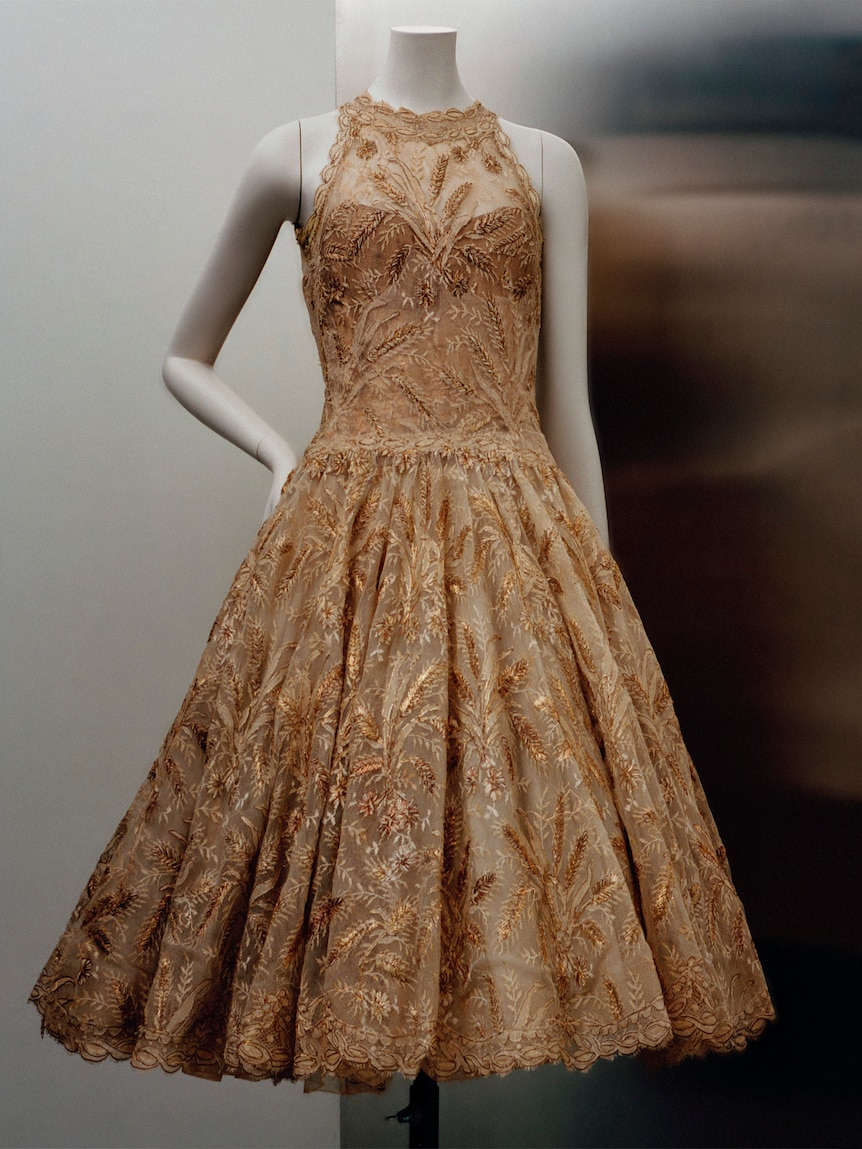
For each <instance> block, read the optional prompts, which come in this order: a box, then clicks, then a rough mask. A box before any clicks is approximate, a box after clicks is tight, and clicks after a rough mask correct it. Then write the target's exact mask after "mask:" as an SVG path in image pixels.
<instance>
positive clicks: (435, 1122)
mask: <svg viewBox="0 0 862 1149" xmlns="http://www.w3.org/2000/svg"><path fill="white" fill-rule="evenodd" d="M386 1120H387V1121H397V1122H399V1124H406V1125H409V1126H410V1141H409V1146H410V1149H438V1146H439V1144H440V1086H439V1085H438V1084H437V1082H436V1081H432V1079H431V1078H430V1077H429V1076H428V1075H427V1074H426V1073H423V1072H422V1071H421V1070H420V1072H419V1075H418V1077H415V1078H414V1079H413V1082H412V1084H411V1086H410V1101H409V1103H408V1104H407V1105H406V1107H405V1108H404V1109H399V1110H398V1112H397V1113H393V1114H392V1115H391V1116H390V1117H387V1118H386Z"/></svg>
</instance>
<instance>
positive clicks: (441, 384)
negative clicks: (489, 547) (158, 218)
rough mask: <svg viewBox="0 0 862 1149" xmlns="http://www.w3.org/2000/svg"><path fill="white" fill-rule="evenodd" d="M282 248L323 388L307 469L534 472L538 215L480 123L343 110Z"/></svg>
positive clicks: (508, 158) (506, 148) (385, 108)
mask: <svg viewBox="0 0 862 1149" xmlns="http://www.w3.org/2000/svg"><path fill="white" fill-rule="evenodd" d="M297 234H298V239H299V243H300V247H301V251H302V261H303V292H304V295H305V300H306V303H307V306H308V311H309V315H310V318H311V324H312V329H313V332H314V336H315V339H316V341H317V346H318V351H319V355H320V361H321V365H322V368H323V375H324V382H325V402H324V411H323V418H322V422H321V427H320V429H319V431H318V433H317V435H316V436H315V438H314V440H313V441H312V444H311V446H310V448H309V452H310V453H311V454H315V453H318V454H319V453H321V452H325V453H331V452H333V451H350V450H352V449H356V448H373V449H374V450H376V451H378V452H384V453H385V452H390V451H399V450H405V449H410V448H419V449H423V448H428V449H432V450H442V451H451V450H458V451H460V452H465V451H466V452H467V453H471V452H473V453H479V454H483V455H486V454H487V453H488V452H489V451H490V452H492V453H497V452H503V453H506V452H508V451H510V450H512V449H517V450H521V451H523V450H525V449H530V448H533V449H535V450H538V451H539V452H540V453H541V454H542V455H543V456H544V457H545V458H546V457H547V445H546V444H545V441H544V438H543V436H542V434H541V431H540V429H539V421H538V415H537V412H536V404H535V379H536V357H537V347H538V334H539V324H540V318H541V251H542V232H541V225H540V201H539V197H538V195H537V193H536V191H535V190H534V188H533V187H532V185H531V183H530V180H529V177H528V176H527V173H526V172H525V171H524V169H523V167H522V166H521V165H520V163H519V162H518V161H517V159H516V157H515V155H514V154H513V152H512V150H511V147H510V145H509V140H508V138H507V137H506V135H505V133H504V132H503V130H502V128H501V126H500V122H499V120H498V118H497V116H496V115H495V114H494V113H493V112H491V111H489V110H488V109H487V108H485V107H483V106H482V105H481V104H480V103H478V102H476V103H474V104H473V105H471V106H470V107H469V108H467V109H466V110H463V111H462V110H457V109H450V110H448V111H445V112H430V113H424V114H420V113H415V112H412V111H409V110H408V109H405V108H400V109H395V108H392V107H390V106H389V105H388V104H384V103H381V102H379V101H376V100H373V99H372V98H371V97H370V96H368V95H362V96H359V97H357V98H356V99H354V100H352V101H350V102H349V103H347V104H344V105H343V106H342V107H341V109H340V111H339V126H338V132H337V136H336V139H335V142H334V144H333V146H332V149H331V152H330V156H329V163H328V165H327V166H326V168H325V169H324V171H323V173H322V180H321V185H320V187H319V188H318V190H317V193H316V195H315V201H314V210H313V213H312V215H311V217H310V219H309V220H308V222H307V223H306V224H305V226H304V227H302V228H301V229H299V230H298V233H297Z"/></svg>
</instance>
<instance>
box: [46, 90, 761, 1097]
mask: <svg viewBox="0 0 862 1149" xmlns="http://www.w3.org/2000/svg"><path fill="white" fill-rule="evenodd" d="M298 238H299V243H300V246H301V250H302V257H303V268H304V276H303V287H304V292H305V297H306V300H307V304H308V310H309V314H310V317H311V323H312V326H313V329H314V334H315V337H316V339H317V343H318V347H319V351H320V359H321V363H322V365H323V371H324V376H325V385H326V399H325V406H324V411H323V417H322V422H321V426H320V429H319V430H318V432H317V434H316V435H315V437H314V439H313V440H312V442H311V444H310V445H309V447H308V449H307V450H306V452H305V454H304V456H303V458H302V460H301V462H300V463H299V465H298V466H297V468H296V469H295V470H294V471H293V473H292V474H291V476H290V478H289V479H288V481H287V483H286V484H285V487H284V490H283V493H282V497H281V501H280V503H279V506H278V509H277V510H276V512H275V513H274V515H273V516H272V517H271V518H270V519H269V520H268V521H267V522H266V523H265V524H264V526H263V527H262V528H261V531H260V533H259V535H258V537H257V539H256V541H255V544H254V546H253V547H252V550H251V552H250V553H249V555H248V556H247V558H246V559H245V561H244V562H243V564H242V566H241V567H240V569H239V571H238V573H237V575H236V578H235V580H234V582H233V584H232V586H231V589H230V592H229V594H228V596H227V599H226V601H225V603H224V605H223V607H222V609H221V611H220V612H219V615H218V618H217V619H216V621H215V623H214V625H213V628H212V632H211V634H210V637H209V640H208V643H207V646H206V649H205V650H204V653H203V656H202V658H201V662H200V665H199V667H198V670H197V673H196V675H195V679H194V682H193V683H192V686H191V687H190V689H189V692H188V695H187V697H186V699H185V701H184V703H183V706H182V709H181V710H180V712H179V714H178V716H177V718H176V721H175V722H174V725H173V727H172V728H171V730H170V732H169V733H168V735H167V738H166V740H165V743H164V746H163V748H162V750H161V753H160V754H159V757H158V759H157V760H156V762H155V764H154V765H153V767H152V769H151V771H150V773H149V775H148V776H147V778H146V781H145V782H144V784H143V786H142V787H141V789H140V791H139V793H138V794H137V797H136V798H135V800H134V802H133V804H132V806H131V808H130V810H129V812H128V813H127V815H126V816H125V817H124V818H123V820H122V822H121V824H120V826H119V827H118V828H117V831H116V833H115V834H114V836H113V838H112V839H111V841H110V843H109V844H108V846H107V848H106V849H105V852H104V853H103V854H102V856H101V858H100V859H99V863H98V866H97V867H96V870H95V872H94V874H93V876H92V878H91V879H90V881H89V883H88V884H87V887H86V890H85V891H84V893H83V894H82V896H81V899H80V901H79V903H78V905H77V907H76V909H75V911H74V913H73V915H72V918H71V921H70V922H69V925H68V927H67V928H66V931H65V933H64V934H63V936H62V938H61V939H60V941H59V943H58V945H57V947H56V949H55V951H54V953H53V954H52V956H51V958H50V960H49V961H48V963H47V965H46V967H45V969H44V971H43V973H42V974H41V976H40V978H39V980H38V983H37V985H36V987H35V988H34V990H33V992H32V995H31V998H32V1000H33V1001H34V1002H35V1004H36V1005H37V1007H38V1009H39V1010H40V1012H41V1014H42V1017H43V1026H44V1028H45V1029H46V1030H47V1031H48V1032H49V1033H51V1034H53V1035H54V1036H55V1037H56V1038H58V1039H59V1040H60V1041H62V1042H63V1043H64V1044H65V1046H66V1047H67V1048H68V1049H70V1050H75V1051H77V1052H78V1053H81V1054H82V1055H83V1056H84V1057H86V1058H88V1059H90V1060H99V1059H102V1058H104V1057H106V1056H107V1055H110V1056H112V1057H116V1058H130V1059H131V1061H132V1063H133V1064H134V1065H136V1066H139V1067H144V1068H146V1067H150V1066H161V1067H162V1068H163V1069H166V1070H175V1069H183V1070H185V1071H186V1072H188V1073H193V1074H197V1075H200V1076H202V1077H210V1078H219V1077H221V1076H222V1075H223V1074H233V1075H235V1076H237V1077H245V1078H274V1079H276V1080H278V1079H279V1078H301V1079H304V1080H305V1081H306V1085H307V1086H308V1087H310V1088H314V1087H318V1086H321V1085H323V1086H326V1087H336V1088H341V1089H354V1088H360V1089H361V1088H379V1087H381V1086H383V1085H384V1084H385V1083H386V1081H387V1080H388V1078H389V1077H390V1076H391V1075H392V1074H393V1072H396V1071H401V1072H402V1073H404V1074H406V1075H409V1076H412V1075H414V1074H416V1073H417V1072H418V1071H419V1069H420V1068H421V1069H424V1070H425V1071H426V1072H427V1073H428V1074H430V1075H431V1076H432V1077H434V1078H437V1079H438V1080H445V1079H450V1078H456V1077H467V1076H477V1075H484V1074H489V1073H504V1072H506V1071H507V1070H510V1069H512V1068H514V1067H517V1066H535V1065H539V1064H541V1063H544V1062H551V1061H554V1062H556V1061H559V1062H563V1063H564V1064H565V1065H567V1066H570V1067H572V1068H576V1069H585V1068H586V1067H587V1066H589V1065H590V1064H591V1063H592V1062H593V1061H594V1060H595V1059H596V1058H598V1057H609V1056H612V1055H614V1054H616V1053H633V1052H635V1051H638V1050H646V1049H651V1050H657V1049H663V1050H664V1052H665V1056H666V1057H667V1058H668V1059H669V1060H671V1061H673V1060H677V1059H679V1058H682V1057H684V1056H686V1055H689V1054H701V1053H703V1052H705V1051H707V1050H730V1049H739V1048H741V1047H742V1046H744V1044H745V1042H746V1040H747V1039H748V1038H750V1037H752V1036H754V1035H756V1034H757V1033H759V1032H760V1030H761V1029H762V1028H763V1026H764V1024H765V1022H766V1021H767V1019H769V1018H770V1017H771V1016H772V1007H771V1004H770V1000H769V995H768V993H767V989H766V986H765V983H764V979H763V973H762V970H761V967H760V964H759V962H758V959H757V955H756V953H755V950H754V947H753V945H752V941H751V938H750V935H749V932H748V928H747V925H746V920H745V916H744V913H743V910H742V907H741V905H740V903H739V900H738V897H737V894H736V892H735V890H734V887H733V884H732V882H731V877H730V873H729V870H728V865H727V860H726V857H725V852H724V849H723V847H722V845H721V842H720V840H719V837H718V835H717V833H716V829H715V826H714V824H713V821H712V818H711V816H710V813H709V809H708V807H707V804H706V801H705V799H704V795H703V791H702V789H701V787H700V784H699V782H698V778H697V775H696V774H695V772H694V769H693V767H692V764H691V761H690V759H689V756H688V754H687V752H686V750H685V747H684V745H683V742H682V739H681V737H680V732H679V728H678V725H677V721H676V717H675V715H674V711H673V707H672V704H671V700H670V697H669V695H668V690H667V686H666V685H665V682H664V679H663V678H662V675H661V672H660V670H659V667H658V665H657V663H656V659H655V656H654V654H653V651H652V649H651V647H650V645H649V642H648V640H647V638H646V636H645V634H644V631H643V627H642V624H641V622H640V619H639V617H638V615H637V613H636V611H635V608H634V606H633V605H632V602H631V599H630V597H629V595H628V592H627V590H626V587H625V585H624V583H623V582H622V580H621V578H620V573H619V570H618V569H617V566H616V565H615V563H614V560H613V559H612V558H611V556H610V555H609V554H608V552H607V551H606V549H605V548H604V546H603V544H602V542H601V539H600V537H599V535H598V533H597V531H596V529H595V527H594V526H593V523H592V522H591V520H590V519H589V517H588V516H587V514H586V512H585V511H584V509H583V506H582V505H581V503H580V501H579V500H578V497H577V495H576V494H575V492H574V491H573V489H572V487H571V486H570V485H569V483H568V481H567V480H566V478H565V477H564V476H563V475H562V473H561V472H560V471H559V469H558V468H557V466H556V465H555V463H554V460H553V458H552V457H551V455H550V453H549V451H548V447H547V444H546V442H545V439H544V437H543V435H542V432H541V429H540V427H539V420H538V416H537V413H536V406H535V395H534V388H535V365H536V349H537V338H538V331H539V322H540V295H541V244H542V234H541V226H540V204H539V198H538V196H537V194H536V192H535V191H534V189H533V188H532V187H531V185H530V182H529V179H528V177H527V175H526V173H525V172H524V170H523V168H521V167H520V165H519V164H518V163H517V161H516V159H515V157H514V155H513V153H512V151H511V150H510V147H509V144H508V140H507V138H506V136H505V135H504V134H503V132H502V130H501V128H500V125H499V122H498V120H497V118H496V116H495V115H494V114H493V113H492V112H490V111H488V110H487V109H485V108H484V107H482V106H481V105H480V104H478V103H476V104H474V105H473V106H472V107H470V108H469V109H467V110H466V111H454V110H453V111H448V112H445V113H431V114H428V115H416V114H414V113H412V112H408V111H406V110H404V109H400V110H395V109H393V108H390V107H389V106H388V105H385V104H381V103H379V102H376V101H373V100H372V99H371V98H370V97H368V96H367V95H366V96H360V97H358V98H357V99H355V100H353V101H351V102H350V103H348V104H346V105H345V106H344V107H343V108H342V109H341V112H340V127H339V131H338V136H337V139H336V142H335V144H334V145H333V149H332V153H331V155H330V162H329V165H328V166H327V167H326V169H325V171H324V172H323V182H322V185H321V187H320V189H319V191H318V193H317V196H316V198H315V203H314V213H313V215H312V217H311V219H310V220H309V222H308V223H307V224H306V225H305V227H303V228H302V229H301V230H300V231H299V234H298Z"/></svg>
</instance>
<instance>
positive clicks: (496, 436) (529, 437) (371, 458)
mask: <svg viewBox="0 0 862 1149" xmlns="http://www.w3.org/2000/svg"><path fill="white" fill-rule="evenodd" d="M435 456H436V457H439V458H440V459H441V460H442V461H450V462H453V463H456V464H458V465H460V466H464V467H470V466H476V465H481V464H494V465H499V466H502V465H509V464H512V463H521V464H526V465H528V466H535V467H539V468H542V467H547V466H552V467H556V464H555V463H554V459H553V456H552V455H551V452H550V449H549V448H548V444H547V442H546V440H545V437H544V435H543V434H542V433H541V431H535V430H533V429H532V428H531V429H530V430H529V432H527V433H526V434H524V435H513V434H509V433H505V432H494V433H490V434H488V433H486V434H484V435H481V436H478V435H477V436H468V437H463V438H458V439H455V438H453V437H444V436H441V435H439V434H431V433H418V432H417V433H416V434H411V435H404V436H398V437H396V436H387V437H379V438H377V437H375V438H370V437H364V436H363V437H357V438H356V439H352V440H348V439H346V438H345V437H344V436H343V435H342V436H338V437H337V438H336V437H335V436H331V437H330V436H326V435H321V434H320V433H318V435H315V437H314V438H313V439H312V440H311V442H310V443H309V445H308V447H307V448H306V450H305V452H304V454H303V456H302V466H303V468H304V469H306V470H309V471H312V472H316V473H322V472H324V471H344V470H356V469H359V470H366V469H368V468H375V467H379V466H380V465H381V464H383V463H385V464H387V465H390V466H395V467H396V469H399V470H401V469H407V468H410V467H414V466H417V465H418V464H420V463H421V462H422V461H423V460H425V459H427V458H429V457H435Z"/></svg>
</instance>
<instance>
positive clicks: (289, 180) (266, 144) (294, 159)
mask: <svg viewBox="0 0 862 1149" xmlns="http://www.w3.org/2000/svg"><path fill="white" fill-rule="evenodd" d="M299 145H300V135H299V121H298V120H293V121H291V122H290V123H288V124H282V125H281V126H280V127H277V128H274V129H273V130H272V131H271V132H267V134H266V135H265V136H264V137H263V139H262V140H259V141H258V142H257V144H255V146H254V149H253V150H252V153H251V155H250V156H249V159H248V163H247V164H246V169H245V174H244V176H243V183H244V185H245V187H246V189H247V190H248V191H249V192H250V193H251V194H252V195H257V196H265V197H267V198H268V197H271V196H275V197H278V198H284V197H286V198H287V200H288V201H290V200H291V199H293V200H295V199H296V192H297V189H298V188H299V177H300V151H299Z"/></svg>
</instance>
